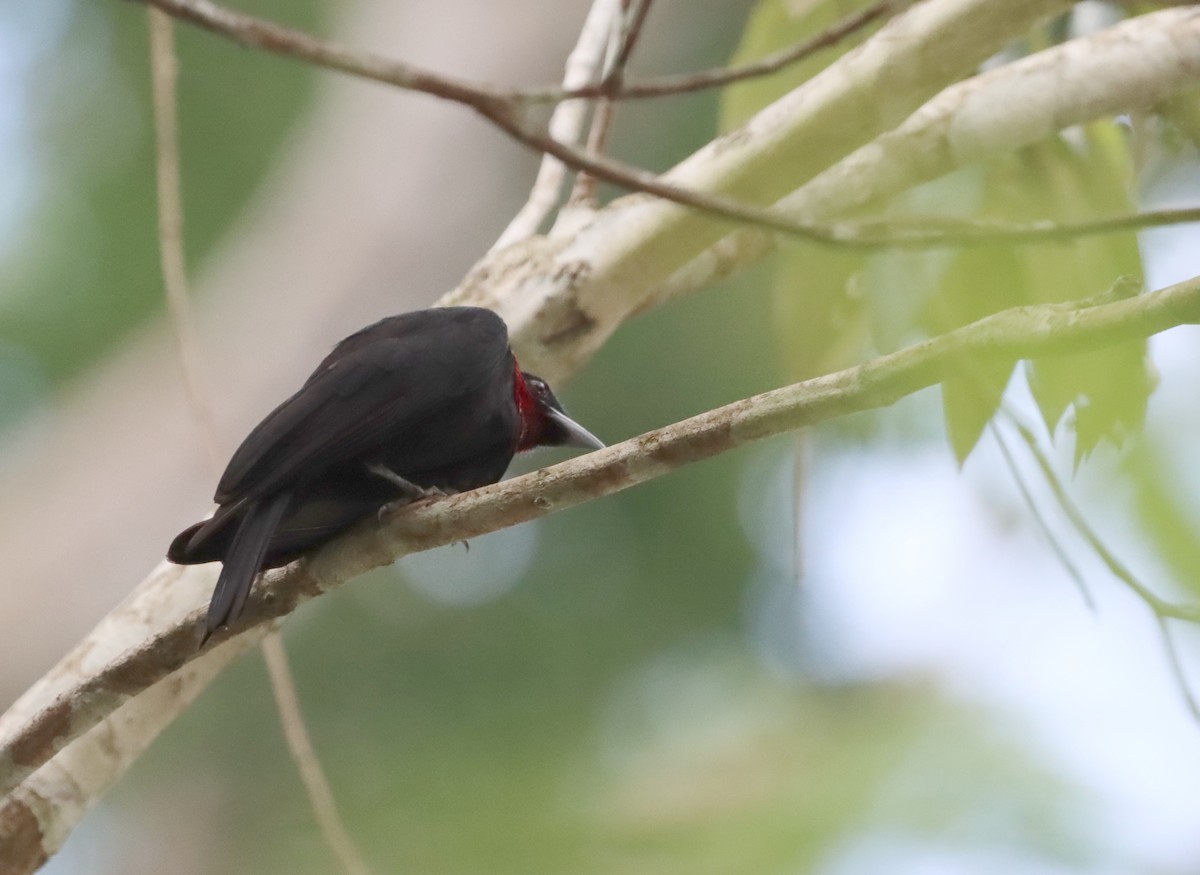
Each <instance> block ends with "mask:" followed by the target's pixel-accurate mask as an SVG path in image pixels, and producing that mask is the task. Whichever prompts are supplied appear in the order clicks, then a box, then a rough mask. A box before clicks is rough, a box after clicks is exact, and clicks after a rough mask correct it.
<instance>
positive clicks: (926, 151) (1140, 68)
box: [655, 6, 1200, 302]
mask: <svg viewBox="0 0 1200 875" xmlns="http://www.w3.org/2000/svg"><path fill="white" fill-rule="evenodd" d="M1198 78H1200V11H1197V10H1196V8H1195V7H1194V6H1193V7H1190V8H1186V9H1175V10H1165V11H1162V12H1156V13H1151V14H1148V15H1142V16H1139V17H1137V18H1133V19H1130V20H1128V21H1123V22H1121V23H1119V24H1117V25H1114V26H1113V27H1111V28H1107V29H1105V30H1102V31H1099V32H1097V33H1094V34H1091V35H1089V36H1087V37H1083V38H1079V39H1075V40H1072V41H1070V42H1067V43H1063V44H1061V45H1057V46H1054V47H1053V48H1050V49H1046V50H1045V51H1042V52H1038V53H1036V54H1033V55H1029V56H1027V57H1025V58H1022V59H1020V60H1019V61H1015V62H1013V63H1011V64H1004V65H1003V66H1000V67H995V68H993V69H991V70H988V71H987V72H985V73H981V74H979V75H977V76H974V77H972V78H970V79H966V80H964V81H962V82H959V83H957V84H955V85H952V86H950V87H949V88H946V89H945V90H944V91H942V92H941V93H940V94H938V95H937V96H936V97H934V98H933V99H932V100H930V101H929V102H928V103H926V104H925V105H924V106H922V107H921V108H920V109H918V110H917V111H916V112H914V113H913V114H912V115H911V116H910V117H909V118H908V119H907V120H905V121H904V122H903V124H901V125H900V126H899V127H897V128H895V129H894V130H891V131H889V132H887V133H885V134H883V135H882V136H880V137H878V138H877V139H875V140H874V141H873V142H871V143H869V144H868V145H866V146H863V147H862V148H860V149H858V150H857V151H855V152H853V153H852V154H850V155H849V156H847V157H845V158H843V159H842V160H841V161H839V162H838V163H836V164H834V165H833V166H832V167H829V168H828V169H826V170H824V171H823V172H821V173H820V174H819V175H817V176H816V177H815V178H813V179H812V180H810V181H809V182H807V183H806V184H804V185H802V186H800V187H799V188H798V189H797V190H796V191H794V192H793V193H791V194H789V195H787V196H786V197H784V198H783V199H782V200H780V201H779V202H778V203H777V205H776V207H777V209H779V210H780V211H781V212H783V213H786V214H787V215H789V216H791V217H793V218H796V219H802V220H805V221H828V220H829V219H830V217H833V216H839V215H847V214H851V213H853V212H855V211H858V210H863V209H866V208H869V207H873V206H875V205H878V204H881V203H884V202H886V200H887V198H889V197H892V196H894V195H896V194H898V193H900V192H902V191H905V190H907V189H910V188H912V187H914V186H916V185H919V184H921V183H924V182H928V181H929V180H932V179H936V178H938V177H941V176H944V175H946V174H948V173H950V172H952V171H953V170H956V169H959V168H961V167H966V166H968V165H970V164H972V163H975V162H979V161H984V160H987V159H988V158H991V157H994V156H996V155H1000V154H1002V153H1005V152H1008V151H1010V150H1013V149H1017V148H1020V147H1022V146H1027V145H1029V144H1031V143H1036V142H1038V141H1040V140H1042V139H1044V138H1045V137H1049V136H1051V135H1053V134H1055V133H1056V132H1058V131H1060V130H1062V129H1063V128H1067V127H1070V126H1071V125H1077V124H1084V123H1087V122H1090V121H1093V120H1095V119H1098V118H1104V117H1105V116H1112V115H1116V114H1118V113H1121V112H1127V111H1130V110H1133V109H1137V108H1139V107H1144V106H1152V105H1154V104H1157V103H1160V102H1161V101H1163V100H1165V99H1166V98H1167V97H1169V96H1170V95H1171V94H1172V93H1174V92H1177V91H1178V90H1179V89H1181V88H1185V87H1187V86H1188V85H1189V84H1192V83H1194V82H1195V81H1196V80H1197V79H1198ZM1196 217H1197V215H1196V212H1195V211H1194V210H1187V211H1184V212H1175V211H1166V212H1158V213H1142V214H1140V215H1137V216H1118V217H1112V218H1105V219H1099V220H1092V221H1085V222H1078V223H1071V224H1054V223H1046V222H1039V223H1033V224H1028V223H1025V224H1022V223H972V224H971V225H968V226H963V225H961V224H959V225H958V227H957V232H958V233H957V234H956V236H958V237H959V242H967V241H964V240H962V239H961V238H962V235H963V234H964V233H965V234H967V235H975V236H976V241H977V242H985V241H988V242H991V241H997V242H998V241H1004V240H1008V241H1009V242H1036V241H1037V240H1038V239H1039V238H1040V239H1047V240H1049V239H1054V238H1056V237H1057V238H1058V239H1068V238H1071V237H1078V236H1085V235H1087V234H1095V233H1109V232H1112V231H1119V230H1132V229H1134V228H1139V227H1149V226H1150V225H1153V224H1172V223H1175V222H1180V221H1194V220H1195V219H1196ZM941 221H943V222H945V221H949V222H951V223H953V222H955V221H956V220H941ZM850 227H852V228H854V229H855V230H856V231H859V232H861V231H864V230H865V231H868V232H869V231H870V228H871V227H872V224H871V223H865V224H862V225H855V224H854V223H850ZM922 227H923V228H925V229H928V227H929V225H928V222H926V224H925V225H923V226H922V225H917V226H916V228H918V229H919V228H922ZM876 230H878V227H877V226H876ZM989 237H990V240H989ZM777 242H778V240H777V238H776V236H775V235H774V234H771V233H769V232H765V231H763V230H761V229H758V228H743V229H741V230H739V231H737V232H735V233H734V234H732V235H729V236H728V237H726V238H724V239H722V240H721V241H720V242H719V243H718V244H716V245H715V246H713V247H712V248H711V249H710V250H709V251H707V252H705V253H702V254H701V255H700V256H699V257H698V258H696V259H695V260H694V261H693V262H692V263H690V264H687V265H684V266H683V268H682V269H681V270H680V271H679V273H678V274H677V275H676V276H674V277H671V278H670V280H669V281H667V282H666V283H664V284H663V286H662V288H660V289H659V290H658V291H657V293H656V296H655V299H656V301H657V302H662V301H666V300H669V299H671V298H673V297H676V296H678V295H681V294H686V293H687V292H689V291H690V290H692V289H695V288H699V287H703V286H705V285H707V284H709V283H710V282H712V281H713V280H714V278H721V277H724V276H728V275H730V274H732V273H734V272H736V271H737V270H739V269H740V268H741V267H742V266H743V265H746V264H751V263H754V262H755V261H757V260H759V259H761V258H762V257H763V256H764V255H765V254H766V253H767V252H769V251H771V250H772V249H773V248H774V247H775V245H776V244H777Z"/></svg>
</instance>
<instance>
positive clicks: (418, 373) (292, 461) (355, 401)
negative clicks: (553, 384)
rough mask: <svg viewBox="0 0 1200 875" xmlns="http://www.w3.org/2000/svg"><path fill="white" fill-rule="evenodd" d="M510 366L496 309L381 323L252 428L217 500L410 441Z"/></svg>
mask: <svg viewBox="0 0 1200 875" xmlns="http://www.w3.org/2000/svg"><path fill="white" fill-rule="evenodd" d="M431 314H432V315H431ZM505 368H508V369H509V370H511V368H512V365H511V364H510V363H509V353H508V332H507V329H506V328H505V326H504V323H503V321H501V320H500V318H499V317H498V316H496V315H495V314H494V313H491V312H490V311H487V310H480V309H478V308H443V309H442V310H432V311H429V310H423V311H417V312H415V313H409V314H405V315H402V316H393V317H391V318H389V319H384V320H383V321H381V322H377V323H376V324H374V325H372V326H370V327H368V328H365V329H363V330H362V331H360V332H358V333H357V334H352V335H351V336H350V337H347V338H346V339H345V340H343V341H342V342H341V343H339V344H338V346H337V347H336V348H335V349H334V350H333V352H331V353H330V354H329V356H327V357H326V359H325V360H324V361H323V362H322V363H321V364H320V365H319V366H318V367H317V369H316V371H314V372H313V374H312V376H311V377H309V379H308V381H307V382H306V383H305V384H304V386H303V387H302V388H301V389H300V391H299V392H297V393H296V394H295V395H293V396H292V397H291V398H289V399H288V400H287V401H285V402H283V404H281V405H279V407H277V408H276V409H275V410H274V411H273V412H272V413H271V414H270V415H268V416H267V418H266V419H264V420H263V421H262V422H261V423H259V424H258V426H257V427H256V428H255V429H254V430H253V431H252V432H251V433H250V434H249V436H248V437H247V438H246V439H245V440H244V441H243V442H242V445H241V446H240V447H238V449H237V451H236V452H235V453H234V454H233V458H232V459H231V460H230V462H229V465H228V467H227V468H226V469H225V473H224V475H222V477H221V482H220V483H219V484H218V486H217V493H216V501H217V503H218V504H226V503H229V502H231V501H235V500H237V499H243V498H250V497H254V496H261V495H267V494H270V493H273V492H276V491H278V490H280V489H284V488H287V487H289V486H291V485H293V484H295V483H296V482H297V481H299V480H302V479H304V478H307V477H312V476H315V475H317V474H319V473H320V472H321V471H323V470H325V469H327V468H329V467H332V466H334V465H337V464H340V463H343V462H346V461H348V460H351V459H354V458H355V457H356V456H360V455H363V454H364V453H368V452H369V451H370V450H371V449H372V448H373V447H375V446H377V445H380V444H382V443H384V442H387V441H391V440H402V439H403V435H404V434H405V432H406V431H409V430H412V429H414V428H419V427H420V425H421V423H422V422H423V421H426V420H428V419H429V418H430V417H431V416H434V415H436V413H437V412H438V411H439V410H440V409H443V408H444V407H446V406H448V405H453V404H455V403H460V401H459V400H460V399H461V398H462V397H463V396H464V395H470V394H471V393H472V392H473V391H475V390H477V389H478V388H479V387H480V386H482V385H484V384H485V383H486V382H487V381H489V380H495V379H497V378H498V377H499V376H500V374H501V372H502V371H503V370H504V369H505Z"/></svg>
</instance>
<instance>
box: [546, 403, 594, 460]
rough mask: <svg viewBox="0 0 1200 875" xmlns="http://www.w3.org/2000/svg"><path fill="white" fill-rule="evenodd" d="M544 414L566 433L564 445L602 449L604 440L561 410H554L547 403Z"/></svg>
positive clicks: (586, 448)
mask: <svg viewBox="0 0 1200 875" xmlns="http://www.w3.org/2000/svg"><path fill="white" fill-rule="evenodd" d="M546 416H547V418H549V419H550V421H551V422H553V423H554V424H555V425H557V426H558V427H559V428H560V429H562V431H563V434H565V435H566V438H567V439H566V440H564V441H563V442H562V446H564V447H582V448H583V449H585V450H602V449H604V441H602V440H600V438H598V437H596V436H595V435H594V434H592V433H591V432H590V431H588V430H587V429H586V428H584V427H583V426H582V425H580V424H579V423H578V422H576V421H575V420H573V419H572V418H571V417H569V416H567V414H565V413H563V412H562V411H561V410H555V409H554V408H553V407H550V406H548V405H547V407H546Z"/></svg>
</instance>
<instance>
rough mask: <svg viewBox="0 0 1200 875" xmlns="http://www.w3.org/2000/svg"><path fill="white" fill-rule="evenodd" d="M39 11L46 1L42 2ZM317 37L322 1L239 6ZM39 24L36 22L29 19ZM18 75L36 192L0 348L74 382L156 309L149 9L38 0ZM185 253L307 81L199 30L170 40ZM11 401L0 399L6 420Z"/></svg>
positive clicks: (304, 92) (280, 129) (299, 69)
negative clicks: (34, 37) (16, 350)
mask: <svg viewBox="0 0 1200 875" xmlns="http://www.w3.org/2000/svg"><path fill="white" fill-rule="evenodd" d="M39 5H40V4H39ZM239 7H240V8H241V9H242V10H244V11H246V12H249V13H253V14H261V15H264V16H268V17H274V18H277V19H282V20H284V21H286V22H288V23H290V24H294V25H295V26H297V27H301V28H306V29H309V30H315V31H318V32H319V31H320V30H321V29H322V27H323V24H324V16H325V15H326V14H327V13H328V11H329V7H328V4H326V3H322V2H320V0H247V2H245V3H240V4H239ZM26 14H28V15H30V16H33V15H35V14H37V13H34V12H29V13H26ZM42 14H44V15H45V16H46V17H47V18H48V19H53V20H54V24H53V26H47V27H45V28H44V30H45V31H46V32H47V33H46V35H45V36H44V37H43V39H44V40H45V42H44V43H42V44H41V45H39V46H31V47H30V48H29V51H31V52H33V51H36V57H35V60H34V62H33V63H31V64H30V66H29V67H28V69H27V71H26V74H25V75H26V83H25V84H26V85H27V93H28V97H27V100H28V107H27V117H26V118H25V119H24V120H23V122H24V123H25V124H27V125H28V126H29V128H30V130H31V139H32V142H31V143H30V144H29V149H30V155H29V156H28V158H29V160H30V165H31V169H32V173H31V174H30V179H29V180H28V181H29V182H30V184H31V186H32V191H33V194H34V197H33V202H32V203H31V204H30V205H29V208H28V213H27V215H26V217H25V218H24V220H23V222H22V227H21V228H20V229H19V230H18V232H17V234H16V235H15V236H16V240H15V243H14V244H12V248H11V249H10V250H9V251H8V252H7V253H4V254H3V255H2V256H0V338H3V339H4V340H5V341H6V342H7V343H9V344H15V345H19V346H20V348H21V349H22V350H23V351H24V352H25V353H26V354H27V355H28V357H29V359H30V360H31V361H32V362H33V363H34V364H35V366H36V367H37V368H38V369H39V370H40V371H42V372H43V373H44V374H45V375H46V378H47V380H48V381H49V382H50V384H52V385H53V384H58V383H60V382H61V381H62V380H64V379H66V378H69V377H72V376H76V375H78V374H79V373H80V371H81V370H83V369H84V368H86V367H87V366H88V364H89V363H90V362H92V361H94V360H95V359H96V358H97V356H99V355H101V354H103V353H104V352H106V351H108V350H111V349H112V348H113V346H114V345H115V344H117V343H119V342H120V340H121V338H122V337H124V336H125V335H126V334H127V332H128V331H129V330H130V329H132V328H134V327H135V326H137V325H138V324H140V323H142V322H143V321H144V320H145V319H146V318H147V317H148V316H149V315H151V314H153V313H156V312H158V311H159V310H160V308H161V307H162V301H163V293H162V283H161V279H160V273H159V263H158V255H157V237H156V235H157V230H156V229H157V226H156V219H155V203H154V155H153V118H152V116H151V109H150V103H149V93H150V82H149V61H148V55H147V25H146V12H145V10H144V9H142V8H139V7H138V6H136V5H127V4H123V3H113V2H103V3H89V2H77V0H48V2H47V3H46V5H45V7H44V10H43V12H42ZM176 48H177V53H178V58H179V68H180V76H179V101H180V137H181V142H182V150H181V151H182V155H181V161H182V175H183V193H184V201H185V204H186V228H185V233H186V249H187V253H188V257H189V260H190V261H191V262H192V263H193V264H195V263H197V262H199V261H201V260H202V259H203V258H204V256H205V255H206V254H207V253H208V252H209V251H210V250H211V249H212V247H213V245H214V244H215V243H216V242H217V241H218V240H219V238H220V236H221V235H222V234H223V233H224V231H225V229H226V228H227V227H228V226H229V223H230V221H231V220H232V218H233V217H234V216H235V215H237V213H238V211H239V210H240V209H241V207H242V206H243V205H244V204H245V203H246V201H247V199H248V198H249V197H250V196H251V195H253V193H254V191H255V188H256V185H257V183H258V181H259V180H260V179H262V177H263V174H264V172H265V171H266V169H267V168H268V166H269V165H270V162H271V161H272V160H273V157H274V155H275V152H276V149H277V148H278V146H279V144H280V143H281V142H282V140H283V138H284V136H285V135H286V134H287V132H288V130H289V128H290V127H291V125H292V124H293V123H294V122H295V120H296V119H297V118H298V116H299V113H300V112H301V111H302V110H303V109H304V107H305V106H306V105H307V102H308V99H309V97H310V94H311V91H312V87H313V84H314V83H315V81H316V80H315V75H314V74H313V73H312V71H310V70H308V69H307V68H305V67H303V66H300V65H293V64H287V63H285V62H281V61H276V60H270V59H264V58H263V56H261V55H259V54H257V53H254V52H248V51H246V50H244V49H241V48H238V47H236V46H233V45H231V44H229V43H227V42H224V41H222V40H218V39H214V38H213V37H211V36H209V35H208V34H205V33H202V32H200V31H198V30H197V29H196V28H194V27H177V28H176ZM5 403H6V400H5V398H3V397H0V421H3V419H4V416H3V409H2V408H3V407H4V406H5Z"/></svg>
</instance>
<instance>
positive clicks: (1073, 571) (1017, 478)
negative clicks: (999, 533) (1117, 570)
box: [988, 422, 1096, 613]
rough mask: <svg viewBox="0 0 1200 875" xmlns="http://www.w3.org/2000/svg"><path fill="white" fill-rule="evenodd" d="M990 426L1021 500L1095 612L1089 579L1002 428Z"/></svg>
mask: <svg viewBox="0 0 1200 875" xmlns="http://www.w3.org/2000/svg"><path fill="white" fill-rule="evenodd" d="M988 427H989V429H990V430H991V432H992V437H993V438H994V439H995V441H996V446H998V447H999V448H1000V455H1001V456H1003V457H1004V465H1005V467H1007V468H1008V473H1009V475H1010V476H1011V477H1012V479H1013V482H1014V483H1015V484H1016V485H1017V491H1018V492H1020V493H1021V500H1022V501H1023V502H1025V507H1026V509H1028V511H1029V514H1030V516H1032V517H1033V521H1034V524H1035V525H1036V526H1037V528H1038V531H1040V532H1041V533H1042V537H1043V538H1045V539H1046V543H1047V544H1049V545H1050V550H1051V552H1053V553H1054V555H1055V557H1056V558H1057V559H1058V561H1059V564H1061V565H1062V567H1063V568H1064V569H1065V570H1066V572H1067V574H1068V575H1069V576H1070V578H1071V580H1072V581H1073V582H1074V583H1075V588H1076V589H1078V590H1079V594H1080V596H1082V597H1083V603H1084V604H1085V605H1087V607H1088V609H1089V610H1090V611H1092V612H1093V613H1094V612H1095V610H1096V600H1095V598H1093V597H1092V592H1091V590H1089V589H1088V586H1087V581H1085V580H1084V579H1083V572H1081V571H1080V570H1079V566H1077V565H1076V564H1075V563H1074V562H1073V561H1072V560H1071V557H1070V555H1068V553H1067V550H1066V548H1065V547H1064V546H1063V544H1062V542H1061V541H1060V540H1059V539H1058V536H1057V535H1055V534H1054V531H1053V530H1052V529H1051V528H1050V524H1049V523H1048V522H1046V517H1045V516H1043V515H1042V511H1041V508H1039V507H1038V503H1037V502H1036V501H1034V498H1033V494H1032V493H1031V492H1030V491H1029V485H1028V484H1027V483H1026V482H1025V476H1024V475H1023V474H1022V473H1021V469H1020V468H1019V467H1018V466H1017V461H1016V459H1014V458H1013V455H1012V452H1011V451H1010V450H1009V448H1008V442H1007V441H1006V440H1005V439H1004V435H1003V434H1001V433H1000V429H999V428H997V427H996V423H995V422H991V423H989V425H988Z"/></svg>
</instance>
